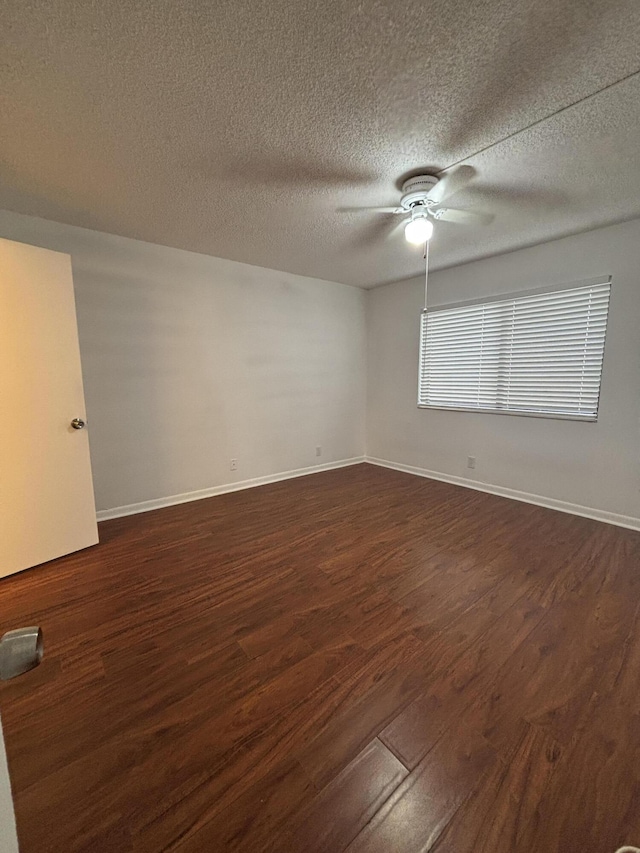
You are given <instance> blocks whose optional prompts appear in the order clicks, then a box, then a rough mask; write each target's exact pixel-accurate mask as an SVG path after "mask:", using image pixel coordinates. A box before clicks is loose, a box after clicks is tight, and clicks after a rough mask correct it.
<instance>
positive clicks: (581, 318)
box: [418, 277, 611, 421]
mask: <svg viewBox="0 0 640 853" xmlns="http://www.w3.org/2000/svg"><path fill="white" fill-rule="evenodd" d="M610 281H611V279H610V277H606V278H599V279H594V280H592V281H589V282H584V283H581V284H579V285H572V286H568V287H563V288H558V287H556V288H553V289H551V288H548V289H546V290H544V291H536V292H529V293H524V294H518V295H514V296H510V297H507V298H500V299H491V300H488V301H483V302H467V303H463V304H459V305H455V306H445V307H443V308H433V309H431V308H430V309H428V310H427V311H425V312H423V314H422V330H421V336H420V365H419V384H418V406H423V407H426V408H436V409H460V410H464V411H467V410H472V411H480V412H498V413H501V414H521V415H533V416H538V417H552V418H574V419H576V420H584V421H595V420H596V419H597V416H598V398H599V396H600V378H601V375H602V359H603V356H604V339H605V333H606V329H607V314H608V310H609V291H610V287H611V284H610Z"/></svg>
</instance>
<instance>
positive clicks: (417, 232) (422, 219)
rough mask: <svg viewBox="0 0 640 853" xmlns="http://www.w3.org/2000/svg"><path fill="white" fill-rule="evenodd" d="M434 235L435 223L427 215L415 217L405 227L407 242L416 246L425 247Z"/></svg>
mask: <svg viewBox="0 0 640 853" xmlns="http://www.w3.org/2000/svg"><path fill="white" fill-rule="evenodd" d="M432 234H433V222H431V221H430V220H429V219H427V217H426V216H425V215H422V216H415V217H413V218H412V219H410V220H409V222H407V224H406V225H405V227H404V236H405V240H406V241H407V243H412V244H413V245H414V246H423V245H424V244H425V243H426V242H427V240H430V239H431V235H432Z"/></svg>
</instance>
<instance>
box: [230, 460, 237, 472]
mask: <svg viewBox="0 0 640 853" xmlns="http://www.w3.org/2000/svg"><path fill="white" fill-rule="evenodd" d="M229 470H230V471H237V470H238V460H237V459H232V460H231V462H230V463H229Z"/></svg>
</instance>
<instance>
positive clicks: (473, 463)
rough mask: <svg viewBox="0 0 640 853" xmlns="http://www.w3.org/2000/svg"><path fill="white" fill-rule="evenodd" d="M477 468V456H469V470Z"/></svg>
mask: <svg viewBox="0 0 640 853" xmlns="http://www.w3.org/2000/svg"><path fill="white" fill-rule="evenodd" d="M475 467H476V457H475V456H467V468H475Z"/></svg>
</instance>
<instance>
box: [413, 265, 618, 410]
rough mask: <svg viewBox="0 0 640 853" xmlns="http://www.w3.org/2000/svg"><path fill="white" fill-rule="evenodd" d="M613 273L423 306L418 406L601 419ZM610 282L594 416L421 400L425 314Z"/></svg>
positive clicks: (430, 408)
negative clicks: (424, 401) (436, 403)
mask: <svg viewBox="0 0 640 853" xmlns="http://www.w3.org/2000/svg"><path fill="white" fill-rule="evenodd" d="M612 278H613V277H612V276H611V275H599V276H594V277H593V278H587V279H582V280H580V281H573V282H569V283H565V284H553V285H548V286H545V287H536V288H530V289H527V290H519V291H515V292H513V293H504V294H494V295H492V296H483V297H479V298H476V299H465V300H461V301H459V302H448V303H446V304H444V305H435V306H429V307H428V308H423V309H422V311H421V312H420V341H419V351H418V403H417V407H418V409H424V410H432V411H444V412H467V413H476V414H485V415H510V416H512V417H520V418H544V419H546V420H557V421H578V422H580V423H587V424H594V423H597V422H598V418H599V415H600V399H601V396H602V381H603V378H604V365H605V354H606V346H607V332H608V330H609V313H610V310H611V296H612V293H613V288H612V286H611V285H612ZM602 284H608V285H609V301H608V304H607V317H606V325H605V337H604V344H603V349H602V367H601V370H600V383H599V385H598V399H597V403H596V412H595V416H585V415H579V414H575V413H562V412H536V411H533V410H532V411H527V410H525V409H520V410H518V409H506V408H486V407H480V406H443V405H433V404H431V403H421V402H420V384H421V383H420V380H421V363H422V358H423V351H424V345H423V343H424V342H423V337H424V333H425V330H426V324H425V323H424V322H423V317H424V315H425V314H435V313H437V312H439V311H449V310H453V309H456V308H465V307H468V306H471V305H490V304H493V303H496V302H508V301H509V300H511V299H524V298H526V297H528V296H538V295H540V296H541V295H543V294H545V293H560V292H562V291H565V290H576V289H579V288H583V287H594V286H597V285H602Z"/></svg>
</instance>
